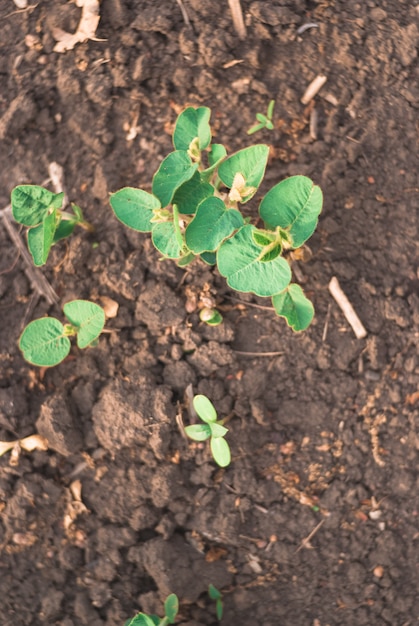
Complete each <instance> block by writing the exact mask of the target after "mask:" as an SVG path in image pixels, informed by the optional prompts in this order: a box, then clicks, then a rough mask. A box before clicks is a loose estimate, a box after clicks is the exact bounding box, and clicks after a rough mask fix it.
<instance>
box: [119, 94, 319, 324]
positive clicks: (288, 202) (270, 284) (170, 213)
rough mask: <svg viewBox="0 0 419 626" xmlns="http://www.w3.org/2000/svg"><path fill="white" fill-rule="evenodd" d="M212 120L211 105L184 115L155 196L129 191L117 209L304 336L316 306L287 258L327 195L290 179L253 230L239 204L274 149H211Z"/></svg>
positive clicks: (174, 254)
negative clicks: (266, 303) (264, 301)
mask: <svg viewBox="0 0 419 626" xmlns="http://www.w3.org/2000/svg"><path fill="white" fill-rule="evenodd" d="M272 106H273V105H272ZM270 108H271V109H272V107H270ZM269 112H272V110H270V111H269V110H268V113H269ZM210 114H211V111H210V109H208V108H207V107H198V108H196V109H195V108H193V107H188V108H187V109H185V110H184V111H183V113H181V114H180V115H179V117H178V119H177V121H176V124H175V128H174V132H173V145H174V148H175V150H174V151H173V152H171V153H170V154H169V155H168V156H167V157H166V158H165V159H164V160H163V162H162V163H161V164H160V167H159V169H158V170H157V172H156V173H155V175H154V177H153V184H152V193H149V192H147V191H144V190H142V189H136V188H132V187H125V188H123V189H120V190H119V191H117V192H116V193H114V194H112V195H111V198H110V203H111V206H112V209H113V211H114V213H115V215H116V217H117V218H118V219H119V220H120V221H121V222H122V223H123V224H125V225H126V226H128V227H130V228H132V229H134V230H137V231H139V232H149V233H151V239H152V242H153V244H154V246H155V247H156V248H157V250H158V251H159V252H160V254H161V255H162V256H163V258H165V259H173V260H176V262H177V263H178V265H179V266H181V267H183V266H186V265H188V264H189V263H190V262H191V261H193V260H194V259H195V258H200V259H202V260H203V261H204V262H205V263H208V264H209V265H217V267H218V270H219V272H220V274H221V275H222V276H224V277H225V278H226V280H227V283H228V285H229V286H230V287H231V288H232V289H236V290H237V291H242V292H251V293H254V294H256V295H257V296H265V297H271V298H272V303H273V306H274V309H275V311H276V313H277V314H278V315H279V316H282V317H284V318H285V319H286V321H287V323H288V324H289V325H290V326H291V328H292V329H293V330H295V331H301V330H304V329H306V328H307V327H308V326H309V324H310V322H311V320H312V318H313V314H314V308H313V305H312V304H311V302H310V301H309V300H308V299H307V298H306V296H305V295H304V293H303V291H302V289H301V287H299V286H298V285H294V284H291V269H290V265H289V262H288V260H287V257H286V256H285V255H286V253H287V251H289V250H294V249H296V248H299V247H300V246H302V245H303V244H304V243H305V242H306V241H307V239H308V238H309V237H310V236H311V235H312V234H313V232H314V230H315V228H316V226H317V221H318V217H319V214H320V211H321V209H322V192H321V190H320V188H319V187H318V186H316V185H314V184H313V182H312V181H311V180H310V179H309V178H307V177H306V176H291V177H290V178H287V179H285V180H283V181H282V182H280V183H278V184H277V185H275V186H274V187H272V189H271V190H270V191H268V193H267V194H266V195H265V196H264V198H262V201H261V203H260V206H259V216H260V218H261V219H262V221H263V226H262V227H257V226H256V225H254V224H252V223H251V222H252V220H251V219H250V218H248V217H246V218H245V217H244V216H243V215H242V213H241V211H240V208H239V205H243V204H246V203H247V202H249V201H250V200H251V199H252V198H253V196H254V195H255V194H256V192H257V190H258V187H259V185H260V184H261V182H262V179H263V177H264V174H265V168H266V164H267V161H268V154H269V147H268V146H267V145H264V144H256V145H254V146H250V147H248V148H244V149H242V150H239V151H238V152H236V153H235V154H232V155H231V156H227V152H226V149H225V148H224V146H223V145H221V144H212V143H211V128H210V125H209V119H210ZM255 221H257V220H255ZM215 321H217V320H215ZM218 321H220V320H218Z"/></svg>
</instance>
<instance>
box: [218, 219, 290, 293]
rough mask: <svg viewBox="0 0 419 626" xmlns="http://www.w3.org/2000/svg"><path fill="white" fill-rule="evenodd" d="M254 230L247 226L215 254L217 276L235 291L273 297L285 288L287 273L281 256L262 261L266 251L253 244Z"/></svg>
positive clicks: (284, 261) (288, 272)
mask: <svg viewBox="0 0 419 626" xmlns="http://www.w3.org/2000/svg"><path fill="white" fill-rule="evenodd" d="M254 230H255V227H254V226H252V225H250V224H248V225H246V226H243V227H242V228H240V230H238V231H237V233H235V234H234V235H233V236H232V237H230V239H227V240H226V241H225V242H224V243H223V244H222V245H221V246H220V248H219V250H218V252H217V265H218V269H219V272H220V274H221V275H222V276H224V277H225V278H226V279H227V283H228V284H229V285H230V287H232V288H233V289H236V290H237V291H244V292H247V291H250V292H252V293H255V294H256V295H257V296H273V295H275V294H276V293H279V292H280V291H282V290H283V289H285V287H287V286H288V284H289V282H290V280H291V270H290V267H289V265H288V263H287V261H286V260H285V259H284V258H283V257H282V256H276V257H275V258H274V259H272V260H265V261H264V260H261V259H262V258H263V257H264V256H265V257H266V248H262V247H261V246H258V245H257V244H256V243H255V242H254V240H253V232H254Z"/></svg>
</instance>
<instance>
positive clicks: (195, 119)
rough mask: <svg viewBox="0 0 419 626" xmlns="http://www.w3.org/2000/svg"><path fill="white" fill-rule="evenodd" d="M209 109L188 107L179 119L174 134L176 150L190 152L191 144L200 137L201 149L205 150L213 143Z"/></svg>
mask: <svg viewBox="0 0 419 626" xmlns="http://www.w3.org/2000/svg"><path fill="white" fill-rule="evenodd" d="M210 116H211V109H209V108H208V107H198V108H197V109H195V108H194V107H188V108H187V109H185V110H184V111H183V112H182V113H181V114H180V115H179V116H178V118H177V120H176V124H175V130H174V132H173V145H174V147H175V149H176V150H188V149H189V146H190V145H191V142H192V141H193V140H194V139H195V138H196V137H198V140H199V149H200V150H205V149H206V148H208V146H209V145H210V143H211V128H210V125H209V119H210Z"/></svg>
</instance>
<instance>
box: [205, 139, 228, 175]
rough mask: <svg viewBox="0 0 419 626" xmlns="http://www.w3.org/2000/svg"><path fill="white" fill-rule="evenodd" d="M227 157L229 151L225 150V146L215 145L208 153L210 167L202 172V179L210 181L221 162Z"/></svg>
mask: <svg viewBox="0 0 419 626" xmlns="http://www.w3.org/2000/svg"><path fill="white" fill-rule="evenodd" d="M226 156H227V150H226V149H225V148H224V146H223V145H222V144H221V143H214V144H213V145H212V146H211V150H210V151H209V153H208V163H209V167H207V169H206V170H204V171H203V172H201V177H202V179H203V180H209V179H210V178H211V176H212V174H213V172H214V171H215V170H216V169H217V167H218V166H219V164H220V163H221V161H222V160H223V159H225V157H226Z"/></svg>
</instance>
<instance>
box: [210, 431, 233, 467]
mask: <svg viewBox="0 0 419 626" xmlns="http://www.w3.org/2000/svg"><path fill="white" fill-rule="evenodd" d="M210 447H211V452H212V456H213V457H214V461H215V462H216V463H217V464H218V465H219V466H220V467H227V465H230V461H231V452H230V447H229V445H228V443H227V441H226V440H225V439H223V438H222V437H211V441H210Z"/></svg>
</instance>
